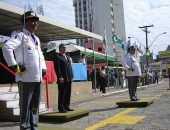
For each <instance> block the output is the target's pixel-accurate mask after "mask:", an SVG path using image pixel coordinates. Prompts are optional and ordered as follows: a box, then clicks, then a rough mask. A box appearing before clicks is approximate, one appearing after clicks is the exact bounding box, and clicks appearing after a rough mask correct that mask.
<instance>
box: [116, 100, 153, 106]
mask: <svg viewBox="0 0 170 130" xmlns="http://www.w3.org/2000/svg"><path fill="white" fill-rule="evenodd" d="M154 100H155V99H154V98H147V99H140V100H137V101H130V100H127V101H121V102H116V105H118V107H146V106H148V105H149V104H152V103H153V101H154Z"/></svg>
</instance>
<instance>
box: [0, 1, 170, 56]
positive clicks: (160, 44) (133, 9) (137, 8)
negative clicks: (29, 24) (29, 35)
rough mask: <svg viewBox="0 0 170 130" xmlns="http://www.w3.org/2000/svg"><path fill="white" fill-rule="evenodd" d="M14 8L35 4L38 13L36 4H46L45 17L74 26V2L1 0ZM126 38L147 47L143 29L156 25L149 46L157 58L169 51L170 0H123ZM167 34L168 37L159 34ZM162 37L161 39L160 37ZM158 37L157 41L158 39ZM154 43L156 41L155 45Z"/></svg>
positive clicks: (44, 5)
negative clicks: (141, 27) (161, 53)
mask: <svg viewBox="0 0 170 130" xmlns="http://www.w3.org/2000/svg"><path fill="white" fill-rule="evenodd" d="M1 1H4V2H9V3H12V4H14V5H17V6H20V7H24V5H27V6H28V5H31V7H32V8H33V9H34V10H35V8H36V7H35V5H36V4H37V5H40V4H42V5H43V7H44V15H45V16H47V17H49V18H52V19H54V20H55V19H56V20H58V21H61V22H64V23H66V24H69V25H72V26H74V25H75V24H74V23H75V21H74V8H73V3H72V0H48V2H47V1H46V0H22V1H21V0H1ZM123 1H124V16H125V29H126V37H127V39H128V37H129V36H130V37H134V38H135V39H137V40H135V39H134V38H131V42H132V43H134V42H135V41H136V44H137V45H138V46H139V45H140V44H141V43H142V45H144V46H145V45H146V36H145V32H144V31H142V29H140V28H139V27H140V26H148V25H153V27H150V28H148V31H150V33H148V45H149V46H150V45H151V44H152V43H153V44H152V45H151V46H150V48H149V49H150V51H151V52H153V54H154V56H155V55H157V54H158V51H164V50H166V48H167V46H168V45H170V13H169V10H170V0H123ZM163 32H167V33H166V34H165V35H160V36H158V35H159V34H161V33H163ZM157 36H158V37H157ZM155 38H156V39H155ZM153 41H154V42H153Z"/></svg>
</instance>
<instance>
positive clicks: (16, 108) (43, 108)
mask: <svg viewBox="0 0 170 130" xmlns="http://www.w3.org/2000/svg"><path fill="white" fill-rule="evenodd" d="M10 109H12V110H13V115H20V108H19V106H18V105H17V106H13V108H10ZM46 110H47V109H46V105H45V102H40V106H39V112H40V113H41V112H45V111H46Z"/></svg>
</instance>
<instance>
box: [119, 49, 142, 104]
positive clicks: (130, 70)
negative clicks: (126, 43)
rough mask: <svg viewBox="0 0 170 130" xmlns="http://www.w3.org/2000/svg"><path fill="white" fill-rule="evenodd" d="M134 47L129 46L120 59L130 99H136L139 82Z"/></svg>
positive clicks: (139, 72) (139, 73) (139, 74)
mask: <svg viewBox="0 0 170 130" xmlns="http://www.w3.org/2000/svg"><path fill="white" fill-rule="evenodd" d="M135 51H136V49H135V48H134V46H131V47H130V48H129V53H128V54H127V55H125V57H124V59H123V60H122V61H121V62H122V65H123V67H125V69H126V77H127V79H128V88H129V96H130V99H131V101H137V100H138V99H137V93H136V90H137V86H138V83H139V78H140V76H141V75H142V74H141V67H140V63H139V62H138V61H137V59H136V58H135Z"/></svg>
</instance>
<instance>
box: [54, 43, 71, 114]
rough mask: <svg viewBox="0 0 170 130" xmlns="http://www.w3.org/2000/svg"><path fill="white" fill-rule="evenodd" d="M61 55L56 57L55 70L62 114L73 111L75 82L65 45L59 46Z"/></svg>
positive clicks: (59, 107)
mask: <svg viewBox="0 0 170 130" xmlns="http://www.w3.org/2000/svg"><path fill="white" fill-rule="evenodd" d="M59 51H60V53H58V54H56V55H55V57H54V68H55V72H56V74H57V84H58V110H59V112H60V113H65V112H67V111H73V109H71V108H70V98H71V84H72V81H73V72H72V68H71V61H70V58H69V57H68V56H67V55H66V46H65V44H60V45H59Z"/></svg>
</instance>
